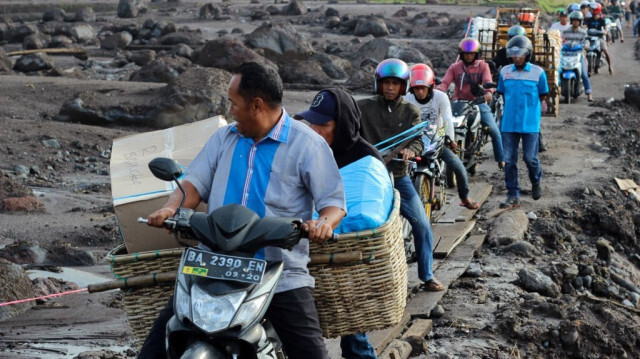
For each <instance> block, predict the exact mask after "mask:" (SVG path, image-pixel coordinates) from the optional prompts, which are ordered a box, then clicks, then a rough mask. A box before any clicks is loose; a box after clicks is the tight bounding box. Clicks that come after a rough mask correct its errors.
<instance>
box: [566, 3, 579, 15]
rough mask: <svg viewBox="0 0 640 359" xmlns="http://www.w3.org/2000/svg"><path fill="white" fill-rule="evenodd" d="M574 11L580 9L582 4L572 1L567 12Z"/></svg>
mask: <svg viewBox="0 0 640 359" xmlns="http://www.w3.org/2000/svg"><path fill="white" fill-rule="evenodd" d="M574 11H580V4H577V3H572V4H569V6H568V7H567V12H568V13H569V14H571V13H572V12H574Z"/></svg>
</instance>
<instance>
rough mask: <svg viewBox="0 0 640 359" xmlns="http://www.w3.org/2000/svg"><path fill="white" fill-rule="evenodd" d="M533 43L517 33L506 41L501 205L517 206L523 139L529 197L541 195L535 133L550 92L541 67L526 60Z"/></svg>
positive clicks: (502, 84)
mask: <svg viewBox="0 0 640 359" xmlns="http://www.w3.org/2000/svg"><path fill="white" fill-rule="evenodd" d="M532 52H533V46H532V45H531V40H529V38H527V37H526V36H522V35H518V36H515V37H513V38H512V39H511V40H509V42H508V43H507V56H508V57H510V58H511V59H512V60H513V65H510V66H505V67H503V68H502V70H500V77H499V80H498V89H497V90H498V92H499V93H501V94H503V95H504V115H503V117H502V124H501V131H502V146H503V150H504V157H505V162H506V164H505V171H504V172H505V184H506V186H507V199H506V200H505V201H504V202H502V203H501V204H500V208H513V207H519V206H520V185H519V184H518V166H517V163H518V147H519V145H520V140H521V139H522V156H523V158H524V162H525V163H526V165H527V169H528V170H529V180H531V185H532V188H531V197H533V199H534V200H538V199H540V197H541V196H542V187H541V186H540V180H541V179H542V169H541V168H540V162H539V161H538V136H539V133H540V116H541V102H542V101H544V100H545V98H546V96H547V94H548V93H549V87H548V85H547V76H546V74H545V72H544V70H543V69H542V68H541V67H540V66H537V65H533V64H531V63H530V62H529V60H530V58H531V54H532Z"/></svg>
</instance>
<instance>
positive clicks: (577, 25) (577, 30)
mask: <svg viewBox="0 0 640 359" xmlns="http://www.w3.org/2000/svg"><path fill="white" fill-rule="evenodd" d="M569 19H570V21H571V28H570V29H569V30H565V31H564V32H563V33H562V39H563V42H565V43H566V42H575V43H579V44H582V45H584V48H585V50H588V49H589V45H588V43H589V39H588V36H587V30H585V29H583V28H582V20H583V16H582V12H580V11H574V12H572V13H571V14H569ZM580 65H581V66H580V67H581V69H580V73H581V74H580V75H581V77H582V85H583V86H584V93H585V94H587V101H589V102H593V95H592V93H591V80H590V79H589V74H588V71H587V59H586V58H585V56H584V55H583V56H582V58H581V59H580Z"/></svg>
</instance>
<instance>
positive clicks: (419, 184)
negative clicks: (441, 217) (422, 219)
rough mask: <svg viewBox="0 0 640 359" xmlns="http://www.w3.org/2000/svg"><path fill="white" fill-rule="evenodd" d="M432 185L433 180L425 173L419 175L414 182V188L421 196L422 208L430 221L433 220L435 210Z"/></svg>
mask: <svg viewBox="0 0 640 359" xmlns="http://www.w3.org/2000/svg"><path fill="white" fill-rule="evenodd" d="M431 185H432V179H431V178H429V176H427V175H426V174H424V173H418V174H417V175H416V177H415V179H414V180H413V186H414V187H415V188H416V192H418V195H419V196H420V202H422V206H423V207H424V211H425V213H426V214H427V218H428V219H429V220H431V211H432V209H433V203H432V199H433V194H432V193H431Z"/></svg>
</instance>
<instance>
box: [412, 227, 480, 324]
mask: <svg viewBox="0 0 640 359" xmlns="http://www.w3.org/2000/svg"><path fill="white" fill-rule="evenodd" d="M484 238H485V235H484V234H482V235H474V236H470V237H469V238H467V240H466V241H464V242H463V243H462V244H461V245H459V246H458V247H457V248H456V249H455V250H454V251H453V252H452V253H451V255H450V256H449V257H448V258H447V260H446V261H444V262H443V263H442V265H441V266H440V267H438V269H437V270H436V272H435V275H436V278H438V280H439V281H440V282H441V283H442V284H443V285H444V287H445V290H443V291H441V292H426V291H420V292H418V293H417V294H416V295H415V296H413V297H412V298H411V301H410V302H409V303H408V304H407V309H406V310H405V313H409V315H410V316H411V317H415V318H428V317H429V313H431V310H432V309H433V308H434V307H435V306H436V305H437V304H438V302H439V301H440V299H441V298H442V297H443V296H444V295H445V294H446V293H447V289H448V288H449V286H450V285H451V283H453V281H455V280H456V279H458V278H459V277H460V276H461V275H462V274H463V273H464V272H465V271H466V270H467V268H468V267H469V263H471V260H472V259H473V256H474V254H475V252H476V250H477V249H478V248H480V246H481V245H482V243H484Z"/></svg>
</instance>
